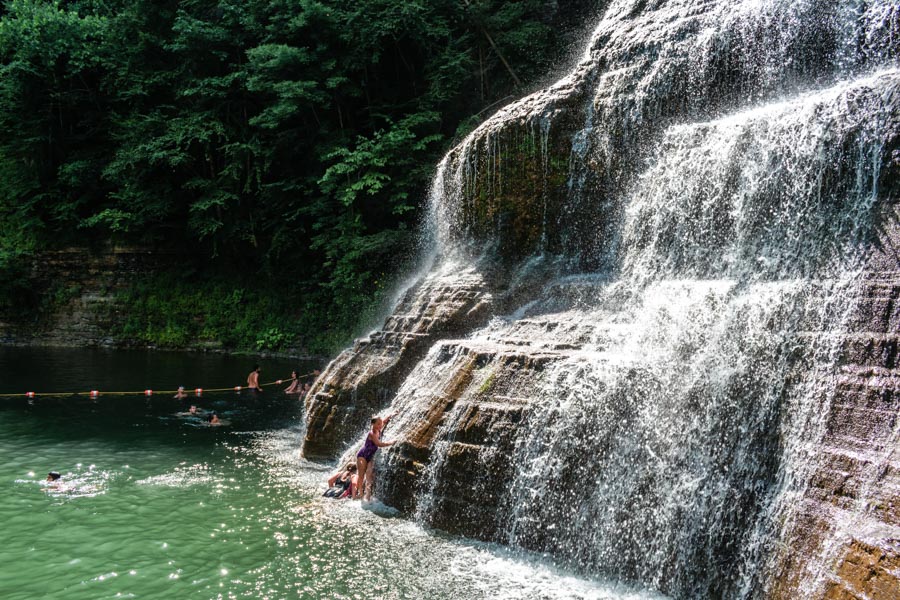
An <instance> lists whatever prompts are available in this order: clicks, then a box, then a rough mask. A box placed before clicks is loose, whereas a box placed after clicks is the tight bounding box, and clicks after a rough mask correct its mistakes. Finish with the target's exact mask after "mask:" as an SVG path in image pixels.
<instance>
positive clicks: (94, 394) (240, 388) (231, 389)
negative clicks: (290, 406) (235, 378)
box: [0, 371, 315, 398]
mask: <svg viewBox="0 0 900 600" xmlns="http://www.w3.org/2000/svg"><path fill="white" fill-rule="evenodd" d="M310 375H315V371H313V372H311V373H305V374H303V375H298V376H297V379H305V378H307V377H309V376H310ZM290 380H291V378H290V377H288V378H287V379H278V380H275V381H269V382H266V383H261V384H260V386H263V385H279V384H281V383H284V382H286V381H290ZM248 389H250V388H248V387H247V386H240V385H236V386H233V387H224V388H202V387H197V388H191V389H188V388H184V389H183V390H181V391H183V392H184V393H185V395H187V394H188V393H194V394H196V395H197V396H199V395H201V394H207V393H214V392H241V391H243V390H248ZM178 391H179V390H177V389H176V390H154V389H150V388H148V389H146V390H140V391H137V392H101V391H99V390H91V391H88V392H22V393H16V394H0V398H37V397H38V396H41V397H45V398H46V397H53V396H57V397H59V396H91V397H98V396H153V395H156V394H177V393H178Z"/></svg>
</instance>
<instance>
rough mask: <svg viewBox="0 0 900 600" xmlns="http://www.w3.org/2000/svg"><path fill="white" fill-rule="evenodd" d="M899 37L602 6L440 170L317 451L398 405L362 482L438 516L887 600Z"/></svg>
mask: <svg viewBox="0 0 900 600" xmlns="http://www.w3.org/2000/svg"><path fill="white" fill-rule="evenodd" d="M898 39H900V12H898V11H897V8H896V6H894V5H892V4H891V3H889V2H873V3H867V4H865V5H859V4H858V3H854V2H849V1H848V2H816V1H810V2H802V3H796V2H779V1H775V0H772V1H770V2H749V1H748V2H737V3H734V2H724V1H723V2H718V1H714V0H708V1H704V2H701V1H691V0H680V1H673V2H649V3H648V2H627V1H620V2H612V3H610V6H609V7H608V9H607V12H606V14H605V15H604V17H603V19H602V21H601V23H600V24H599V26H598V28H597V30H596V32H595V34H594V36H593V39H592V42H591V44H590V46H589V49H588V51H587V53H586V54H585V57H584V60H583V61H582V63H581V64H580V65H579V66H578V67H577V68H576V69H575V70H574V71H573V72H572V73H571V74H570V75H569V76H567V77H566V78H564V79H563V80H561V81H560V82H559V83H558V84H556V85H554V86H552V87H551V88H548V89H547V90H543V91H541V92H539V93H537V94H535V95H533V96H530V97H528V98H525V99H523V100H522V101H520V102H518V103H516V104H514V105H512V106H510V107H508V108H506V109H504V110H503V111H501V113H499V114H498V115H497V116H495V117H494V118H492V119H491V120H490V121H488V122H487V123H485V124H484V125H483V126H482V127H481V128H480V129H479V130H478V131H476V132H475V133H474V134H473V135H472V136H471V137H470V138H469V139H467V140H466V141H465V142H463V143H462V144H461V145H460V146H459V147H458V148H456V149H454V150H453V151H452V152H451V153H450V154H449V155H448V156H447V157H446V158H445V160H444V161H443V163H442V164H441V165H440V166H439V169H438V175H437V177H436V184H435V190H434V202H435V211H434V212H435V221H434V223H433V224H432V230H433V231H434V233H435V237H436V239H437V242H436V244H437V247H438V250H439V253H440V254H439V258H438V259H437V260H436V261H435V265H436V266H435V267H434V268H433V269H432V270H431V271H430V272H429V273H428V274H427V275H425V276H424V277H423V278H422V279H421V280H420V282H419V283H418V284H416V285H415V286H413V287H412V288H411V290H410V291H409V292H407V294H406V296H405V297H404V298H403V300H402V301H401V302H400V303H399V304H398V308H397V310H396V311H395V313H394V315H393V316H392V317H390V318H389V319H388V321H387V323H386V325H385V327H384V329H383V330H382V331H380V332H376V333H374V334H372V335H371V336H370V337H369V338H367V339H365V340H362V341H361V342H359V343H358V344H357V345H356V346H355V347H354V348H353V349H350V350H348V351H346V352H345V353H343V354H342V355H341V356H340V357H339V358H338V359H337V360H336V361H335V362H334V363H333V364H332V365H331V366H330V367H329V368H328V369H327V370H326V371H325V372H324V373H323V375H322V377H320V379H319V381H317V383H316V386H315V394H313V395H311V397H310V399H309V400H308V403H307V408H308V428H307V433H306V439H305V442H304V451H305V452H306V453H307V454H308V455H315V456H327V455H332V456H333V455H336V454H338V453H340V452H341V451H342V450H343V449H345V448H347V447H352V448H354V449H355V445H354V446H348V445H349V444H356V443H359V440H360V436H361V435H362V434H363V432H364V431H365V428H366V426H365V422H366V421H367V418H368V416H369V415H370V414H372V413H373V412H376V411H379V410H384V409H386V408H387V407H388V406H390V407H391V409H392V410H397V411H399V413H400V416H399V417H398V418H397V421H396V424H392V425H391V427H390V428H389V430H388V431H387V434H386V435H387V437H389V438H391V437H395V438H396V439H398V440H399V443H398V444H397V446H395V447H393V448H391V449H390V450H389V451H386V452H384V453H383V455H382V458H381V459H380V460H381V461H382V465H381V472H382V473H383V477H382V481H381V483H380V485H379V490H378V494H379V496H380V497H382V498H383V499H384V500H385V501H386V502H388V503H390V504H393V505H395V506H398V507H400V508H402V509H403V510H405V511H406V512H407V513H408V514H409V515H411V516H412V517H413V518H416V519H417V520H419V521H420V522H422V523H424V524H427V525H432V526H437V527H440V528H443V529H446V530H449V531H454V532H460V533H463V534H466V535H470V536H473V537H477V538H482V539H490V540H495V541H499V542H502V543H506V544H509V545H510V546H513V547H519V548H526V549H533V550H538V551H541V552H549V553H551V554H553V555H554V556H556V557H557V558H558V559H559V560H560V561H562V562H563V563H565V564H567V565H569V566H571V567H572V568H575V569H577V570H581V571H583V572H587V573H591V574H596V575H601V576H605V577H611V578H616V579H621V580H626V581H637V582H639V583H640V584H642V585H646V586H649V587H652V588H656V589H660V590H662V591H664V592H666V593H668V594H671V595H673V596H676V597H772V598H794V597H811V598H815V597H818V598H822V597H829V598H860V599H862V598H880V597H885V598H887V597H894V595H896V594H897V592H898V590H900V575H898V572H897V570H896V564H897V561H898V556H900V554H898V551H900V548H898V540H900V522H898V511H897V506H898V502H900V482H898V475H897V470H898V455H897V453H898V445H900V441H898V435H900V434H898V432H900V417H898V412H900V403H898V387H897V386H898V380H900V379H898V373H900V372H898V363H897V361H898V346H897V344H898V331H900V322H898V318H900V313H898V306H900V304H898V303H900V298H898V294H900V290H898V281H900V245H898V240H900V224H898V197H900V187H898V183H897V182H898V181H900V122H898V114H900V111H898V106H900V73H898V71H897V64H896V60H897V57H898V56H900V47H898V46H897V40H898ZM473 248H477V252H476V251H475V250H473Z"/></svg>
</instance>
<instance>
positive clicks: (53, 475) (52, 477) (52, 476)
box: [47, 471, 62, 481]
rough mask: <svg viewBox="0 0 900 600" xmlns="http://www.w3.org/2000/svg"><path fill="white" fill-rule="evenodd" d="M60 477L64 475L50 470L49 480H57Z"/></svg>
mask: <svg viewBox="0 0 900 600" xmlns="http://www.w3.org/2000/svg"><path fill="white" fill-rule="evenodd" d="M60 477H62V476H61V475H60V474H59V473H57V472H56V471H50V472H49V473H47V481H56V480H57V479H59V478H60Z"/></svg>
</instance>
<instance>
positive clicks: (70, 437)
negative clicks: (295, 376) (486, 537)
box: [0, 348, 649, 600]
mask: <svg viewBox="0 0 900 600" xmlns="http://www.w3.org/2000/svg"><path fill="white" fill-rule="evenodd" d="M260 363H261V364H262V366H263V378H262V379H263V380H264V381H269V380H272V379H275V378H277V377H282V376H287V375H288V374H289V373H290V370H291V369H292V368H295V367H297V368H302V369H307V368H308V367H310V365H295V364H293V363H290V362H286V361H283V360H282V361H276V360H262V361H260ZM251 367H252V364H251V359H247V358H236V357H228V356H219V355H190V354H175V353H159V352H154V353H151V352H139V351H132V352H122V351H115V352H112V351H110V352H104V351H84V350H47V349H21V348H0V392H22V391H29V390H35V391H67V390H90V389H99V390H101V391H104V390H106V391H111V390H136V389H146V388H157V389H168V388H174V387H177V386H178V385H185V386H186V387H188V388H189V389H193V388H195V387H206V388H212V387H226V386H234V385H239V384H242V383H243V381H244V379H245V377H246V373H247V372H248V371H249V370H250V368H251ZM191 403H195V404H197V405H199V406H201V407H203V408H207V409H210V410H216V411H217V412H218V413H219V414H220V415H221V416H222V418H224V419H226V420H227V421H230V425H226V426H223V427H209V426H206V425H205V424H203V422H202V421H201V420H199V419H192V418H188V417H184V416H177V415H176V413H178V412H180V411H184V410H186V408H187V407H188V406H189V405H190V404H191ZM302 410H303V407H302V403H301V402H298V401H297V400H292V399H290V398H287V397H285V396H284V395H283V394H279V393H277V390H275V389H269V390H267V391H266V393H265V394H263V395H262V396H261V397H255V396H251V395H248V394H246V393H245V394H242V395H238V394H235V393H233V392H229V393H223V394H218V395H209V394H207V395H204V397H202V398H200V399H196V398H190V399H188V400H175V399H172V398H171V397H170V395H166V396H161V395H157V396H153V397H151V398H149V399H148V398H145V397H143V396H139V395H138V396H124V397H113V396H101V397H100V398H98V399H96V400H91V399H89V398H83V397H78V398H73V397H61V398H57V397H43V398H42V397H39V398H36V399H34V400H32V401H29V400H27V399H24V398H17V399H4V398H0V486H2V494H0V520H2V525H0V598H3V599H5V600H20V599H21V600H26V599H27V600H31V599H34V598H65V599H68V600H78V599H82V598H84V599H92V600H93V599H100V598H273V599H274V598H429V599H434V598H499V597H505V598H617V599H620V598H647V597H649V595H648V594H645V593H641V592H639V591H636V590H632V589H629V588H624V587H621V586H616V585H612V584H608V583H604V582H600V581H592V580H587V579H584V578H579V577H576V576H573V575H571V574H568V573H565V572H562V571H560V570H558V569H556V568H554V567H553V565H552V564H550V563H549V562H547V561H546V560H543V559H541V558H540V557H534V556H523V555H517V554H513V553H511V552H509V551H507V550H504V549H503V548H500V547H496V546H491V545H487V544H480V543H476V542H472V541H469V540H464V539H458V538H453V537H450V536H446V535H443V534H440V533H436V532H429V531H426V530H423V529H422V528H421V527H419V526H418V525H416V524H415V523H412V522H410V521H408V520H406V519H402V518H399V517H397V516H396V515H395V514H394V513H393V511H392V510H391V509H390V508H388V507H384V506H382V505H379V504H377V503H375V504H373V505H372V506H366V507H364V506H362V505H360V503H358V502H349V501H333V500H329V499H324V498H321V493H322V491H323V489H324V483H323V481H324V479H325V478H326V477H327V475H328V473H329V472H330V470H331V465H317V464H312V463H309V462H306V461H304V460H302V459H301V458H300V456H299V452H298V445H299V441H300V439H301V435H302ZM50 470H56V471H59V472H60V473H62V474H63V477H62V481H63V484H62V486H61V487H60V488H58V489H48V488H47V486H46V484H45V482H44V481H43V480H44V478H45V477H46V475H47V472H48V471H50Z"/></svg>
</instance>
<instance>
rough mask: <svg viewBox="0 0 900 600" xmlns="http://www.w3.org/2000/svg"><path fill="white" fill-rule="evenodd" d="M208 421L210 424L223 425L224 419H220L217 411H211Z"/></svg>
mask: <svg viewBox="0 0 900 600" xmlns="http://www.w3.org/2000/svg"><path fill="white" fill-rule="evenodd" d="M206 422H207V423H209V424H210V425H221V424H222V421H220V420H219V415H218V414H216V413H210V415H209V417H207V419H206Z"/></svg>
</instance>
